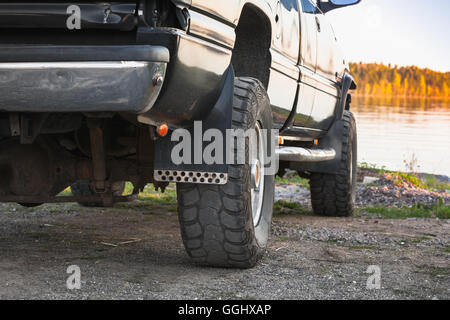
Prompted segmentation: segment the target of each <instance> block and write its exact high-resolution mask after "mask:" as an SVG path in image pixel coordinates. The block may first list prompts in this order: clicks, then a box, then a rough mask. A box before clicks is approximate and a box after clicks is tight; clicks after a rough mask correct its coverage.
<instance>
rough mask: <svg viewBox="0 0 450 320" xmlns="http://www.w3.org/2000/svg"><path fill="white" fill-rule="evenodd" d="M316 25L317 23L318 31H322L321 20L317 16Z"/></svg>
mask: <svg viewBox="0 0 450 320" xmlns="http://www.w3.org/2000/svg"><path fill="white" fill-rule="evenodd" d="M316 25H317V31H319V32H320V31H321V28H320V20H319V18H318V17H317V16H316Z"/></svg>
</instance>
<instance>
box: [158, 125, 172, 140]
mask: <svg viewBox="0 0 450 320" xmlns="http://www.w3.org/2000/svg"><path fill="white" fill-rule="evenodd" d="M156 133H157V134H158V136H160V137H165V136H167V134H168V133H169V126H168V125H167V124H165V123H163V124H162V125H160V126H159V127H158V128H156Z"/></svg>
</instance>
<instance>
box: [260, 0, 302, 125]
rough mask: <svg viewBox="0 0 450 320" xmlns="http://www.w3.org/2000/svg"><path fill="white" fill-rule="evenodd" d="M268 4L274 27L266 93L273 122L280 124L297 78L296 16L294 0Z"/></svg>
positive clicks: (292, 99) (289, 106)
mask: <svg viewBox="0 0 450 320" xmlns="http://www.w3.org/2000/svg"><path fill="white" fill-rule="evenodd" d="M266 1H267V2H268V4H269V5H270V7H271V8H272V13H273V17H272V18H273V20H274V22H275V30H273V33H274V37H273V44H272V48H271V57H272V69H271V70H270V79H269V87H268V94H269V97H270V103H271V105H272V112H273V119H274V126H275V127H276V128H278V129H279V128H281V127H283V126H284V124H285V123H286V120H287V118H288V117H289V115H290V114H291V113H292V108H293V107H294V104H295V98H296V94H297V83H298V79H299V70H298V54H299V50H300V17H299V6H298V1H297V0H266Z"/></svg>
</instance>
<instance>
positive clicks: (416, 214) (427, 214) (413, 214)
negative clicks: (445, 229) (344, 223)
mask: <svg viewBox="0 0 450 320" xmlns="http://www.w3.org/2000/svg"><path fill="white" fill-rule="evenodd" d="M360 210H361V211H365V212H368V213H372V214H375V215H377V216H379V217H381V218H385V219H407V218H438V219H450V206H446V205H445V203H444V201H443V200H442V199H441V200H439V201H438V202H437V203H436V204H434V205H432V206H425V205H423V204H416V205H414V206H413V207H403V208H387V207H381V206H376V207H368V208H364V209H360Z"/></svg>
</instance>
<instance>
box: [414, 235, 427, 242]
mask: <svg viewBox="0 0 450 320" xmlns="http://www.w3.org/2000/svg"><path fill="white" fill-rule="evenodd" d="M428 240H431V238H430V237H425V236H424V237H420V238H415V239H413V240H412V243H422V242H424V241H428Z"/></svg>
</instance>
